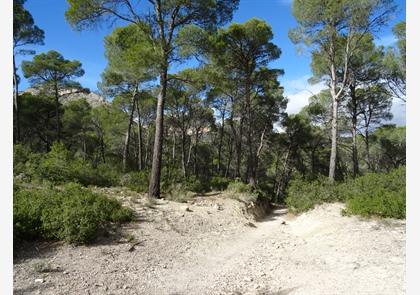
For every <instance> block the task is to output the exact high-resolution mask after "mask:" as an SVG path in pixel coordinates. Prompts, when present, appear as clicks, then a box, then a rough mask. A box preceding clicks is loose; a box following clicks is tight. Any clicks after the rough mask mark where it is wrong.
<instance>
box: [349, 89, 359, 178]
mask: <svg viewBox="0 0 420 295" xmlns="http://www.w3.org/2000/svg"><path fill="white" fill-rule="evenodd" d="M350 95H351V108H352V118H351V123H352V125H351V135H352V146H351V147H352V160H353V178H355V177H356V176H357V175H358V174H359V161H358V155H357V97H356V87H355V86H354V85H350Z"/></svg>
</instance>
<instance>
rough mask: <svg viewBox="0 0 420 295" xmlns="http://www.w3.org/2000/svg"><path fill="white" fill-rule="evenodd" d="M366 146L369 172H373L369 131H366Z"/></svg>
mask: <svg viewBox="0 0 420 295" xmlns="http://www.w3.org/2000/svg"><path fill="white" fill-rule="evenodd" d="M365 145H366V163H367V165H368V170H369V171H372V165H371V163H370V146H369V130H368V128H366V130H365Z"/></svg>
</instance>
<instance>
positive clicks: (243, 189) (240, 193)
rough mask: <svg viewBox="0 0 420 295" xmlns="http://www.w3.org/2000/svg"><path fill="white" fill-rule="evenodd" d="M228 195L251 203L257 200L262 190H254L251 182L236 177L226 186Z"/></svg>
mask: <svg viewBox="0 0 420 295" xmlns="http://www.w3.org/2000/svg"><path fill="white" fill-rule="evenodd" d="M226 195H227V196H229V197H231V198H232V199H236V200H239V201H241V202H244V203H246V204H249V203H251V202H254V203H255V202H256V201H257V199H258V198H259V197H260V192H259V191H258V190H254V189H253V188H252V187H251V186H250V185H249V184H246V183H243V182H242V181H240V180H238V179H236V180H235V181H232V182H230V183H229V185H228V187H227V188H226Z"/></svg>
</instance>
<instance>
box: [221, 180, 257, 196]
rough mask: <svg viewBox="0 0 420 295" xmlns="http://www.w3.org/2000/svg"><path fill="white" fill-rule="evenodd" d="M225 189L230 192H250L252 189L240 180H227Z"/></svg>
mask: <svg viewBox="0 0 420 295" xmlns="http://www.w3.org/2000/svg"><path fill="white" fill-rule="evenodd" d="M226 191H228V192H230V193H238V194H241V193H252V191H253V189H252V187H251V186H250V185H249V184H246V183H243V182H242V181H240V180H235V181H232V182H229V184H228V186H227V188H226Z"/></svg>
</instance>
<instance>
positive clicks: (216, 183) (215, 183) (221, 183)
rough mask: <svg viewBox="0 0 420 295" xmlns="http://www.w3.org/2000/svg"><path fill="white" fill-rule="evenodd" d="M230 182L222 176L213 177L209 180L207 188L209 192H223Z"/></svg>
mask: <svg viewBox="0 0 420 295" xmlns="http://www.w3.org/2000/svg"><path fill="white" fill-rule="evenodd" d="M230 182H231V180H230V179H229V178H226V177H222V176H213V177H212V178H210V180H209V186H210V189H211V190H215V191H224V190H225V189H227V187H228V185H229V183H230Z"/></svg>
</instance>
